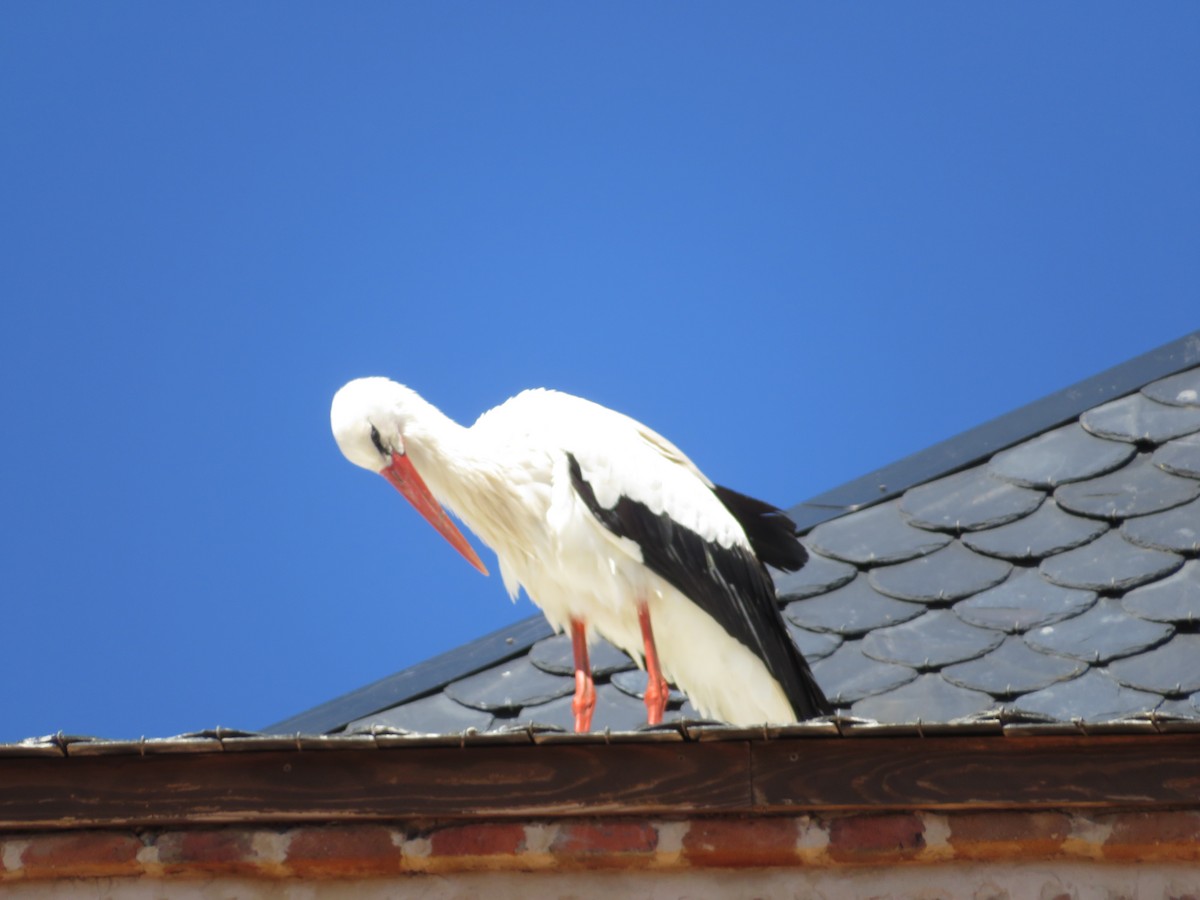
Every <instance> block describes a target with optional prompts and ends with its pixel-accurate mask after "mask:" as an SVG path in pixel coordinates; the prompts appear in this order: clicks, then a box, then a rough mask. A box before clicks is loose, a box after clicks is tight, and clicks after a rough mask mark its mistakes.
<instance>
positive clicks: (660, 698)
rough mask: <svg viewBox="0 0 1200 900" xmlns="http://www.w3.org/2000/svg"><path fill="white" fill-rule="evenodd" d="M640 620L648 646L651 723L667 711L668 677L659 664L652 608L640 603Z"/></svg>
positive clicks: (643, 640) (656, 722) (649, 720)
mask: <svg viewBox="0 0 1200 900" xmlns="http://www.w3.org/2000/svg"><path fill="white" fill-rule="evenodd" d="M638 622H639V623H641V626H642V642H643V643H644V644H645V646H646V721H647V722H648V723H649V724H650V725H658V724H659V723H660V722H662V719H663V713H664V712H666V711H667V694H668V692H669V691H670V688H668V687H667V679H665V678H663V673H662V669H661V668H660V667H659V665H658V650H657V648H656V647H655V646H654V631H653V629H651V627H650V609H649V607H647V606H646V604H645V603H639V604H638Z"/></svg>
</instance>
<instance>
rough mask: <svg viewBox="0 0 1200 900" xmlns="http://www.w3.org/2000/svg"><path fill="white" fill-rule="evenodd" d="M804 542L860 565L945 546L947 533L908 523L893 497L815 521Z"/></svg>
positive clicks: (903, 557)
mask: <svg viewBox="0 0 1200 900" xmlns="http://www.w3.org/2000/svg"><path fill="white" fill-rule="evenodd" d="M806 543H807V544H808V545H809V546H810V547H812V548H813V549H814V550H816V551H817V552H818V553H821V554H822V555H824V556H832V557H833V558H835V559H840V560H842V561H844V562H851V563H856V564H859V565H863V564H869V563H894V562H900V561H902V560H906V559H913V558H915V557H917V556H923V555H924V554H926V553H932V552H933V551H934V550H937V549H938V548H939V547H944V546H946V544H948V543H950V537H949V535H945V534H937V533H935V532H931V531H925V530H923V529H920V528H916V527H914V526H912V525H910V524H908V522H907V521H906V520H905V518H904V516H902V515H901V514H900V505H899V503H898V502H895V501H893V502H890V503H880V504H879V505H877V506H872V507H869V508H867V509H864V510H860V511H859V512H856V513H854V515H852V516H845V517H843V518H840V519H833V520H832V521H830V522H825V523H823V524H821V525H818V526H817V527H816V528H815V529H813V531H812V533H811V534H809V536H808V538H807V540H806Z"/></svg>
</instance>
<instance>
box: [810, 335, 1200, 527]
mask: <svg viewBox="0 0 1200 900" xmlns="http://www.w3.org/2000/svg"><path fill="white" fill-rule="evenodd" d="M1195 365H1200V330H1198V331H1193V332H1191V333H1190V334H1186V335H1184V336H1183V337H1181V338H1178V339H1176V340H1174V341H1171V342H1170V343H1167V344H1163V345H1162V346H1161V347H1157V348H1155V349H1154V350H1151V351H1149V352H1147V353H1143V354H1142V355H1141V356H1138V357H1135V358H1134V359H1131V360H1127V361H1126V362H1123V363H1119V364H1117V365H1115V366H1113V367H1111V368H1109V369H1106V370H1104V371H1103V372H1101V373H1099V374H1098V375H1093V376H1091V377H1089V378H1085V379H1084V380H1083V381H1079V382H1076V383H1075V384H1072V385H1070V386H1069V387H1065V388H1063V389H1061V390H1059V391H1055V392H1054V393H1052V394H1048V395H1047V396H1045V397H1042V398H1041V399H1039V400H1034V401H1033V402H1031V403H1027V404H1025V405H1024V406H1021V407H1019V408H1017V409H1015V410H1012V411H1011V412H1007V413H1003V414H1001V415H999V416H996V417H995V418H994V419H991V420H989V421H987V422H984V423H983V424H981V425H976V426H974V427H973V428H969V429H967V430H966V431H963V432H960V433H959V434H956V435H954V436H953V437H949V438H946V439H945V440H943V441H939V442H938V443H936V444H934V445H932V446H930V447H926V448H925V449H924V450H918V451H917V452H916V453H912V454H910V455H908V456H906V457H904V458H903V459H900V460H897V461H896V462H893V463H889V464H888V465H886V466H884V467H882V468H879V469H875V470H874V471H872V472H868V473H867V474H865V475H862V476H860V477H858V478H855V479H854V480H853V481H848V482H846V483H845V484H842V485H839V486H838V487H835V488H832V489H831V490H828V491H826V492H825V493H823V494H819V495H817V496H816V497H813V498H811V499H809V500H805V501H803V502H801V503H798V504H796V505H795V506H793V507H791V508H790V509H788V510H786V512H787V514H788V516H790V517H791V519H792V520H793V521H795V523H796V524H797V525H798V526H799V528H800V530H801V531H802V532H806V531H809V530H811V529H812V528H814V527H816V526H817V525H820V524H821V523H822V522H827V521H829V520H830V519H836V518H838V517H839V516H843V515H845V514H846V513H851V512H855V511H857V510H860V509H865V508H866V507H868V506H874V505H875V504H877V503H882V502H883V501H885V500H890V499H892V498H893V497H896V496H898V495H900V494H902V493H904V492H905V491H907V490H908V489H909V488H912V487H916V486H917V485H919V484H924V483H925V482H927V481H933V480H934V479H935V478H941V477H943V476H945V475H952V474H954V473H955V472H958V471H960V470H962V469H965V468H967V467H968V466H972V465H975V464H976V463H979V462H982V461H983V460H984V459H986V458H987V457H989V456H991V455H992V454H994V453H998V452H999V451H1001V450H1004V449H1005V448H1007V447H1011V446H1013V445H1014V444H1017V443H1020V442H1021V441H1024V440H1028V439H1029V438H1033V437H1036V436H1037V435H1039V434H1042V433H1043V432H1045V431H1049V430H1050V429H1051V428H1054V427H1056V426H1058V425H1062V424H1063V423H1065V422H1068V421H1070V420H1071V419H1073V418H1076V417H1078V416H1079V415H1081V414H1082V413H1084V412H1086V411H1087V410H1089V409H1091V408H1092V407H1094V406H1098V405H1100V404H1101V403H1104V402H1106V401H1108V400H1116V399H1118V398H1119V397H1123V396H1125V395H1126V394H1131V393H1133V392H1134V391H1137V390H1139V389H1140V388H1143V387H1145V386H1146V385H1147V384H1150V383H1151V382H1153V381H1157V380H1158V379H1160V378H1164V377H1166V376H1167V375H1172V374H1175V373H1176V372H1180V371H1183V370H1184V369H1187V368H1190V367H1192V366H1195Z"/></svg>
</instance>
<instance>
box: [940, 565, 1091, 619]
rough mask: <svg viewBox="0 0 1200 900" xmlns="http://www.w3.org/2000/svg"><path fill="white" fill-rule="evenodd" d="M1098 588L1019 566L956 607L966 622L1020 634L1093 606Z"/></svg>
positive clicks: (960, 616) (955, 610)
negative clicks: (1064, 584)
mask: <svg viewBox="0 0 1200 900" xmlns="http://www.w3.org/2000/svg"><path fill="white" fill-rule="evenodd" d="M1096 597H1097V594H1096V592H1095V591H1086V590H1081V589H1079V588H1067V587H1062V586H1061V585H1057V584H1055V583H1054V582H1052V581H1047V580H1046V579H1045V578H1043V577H1042V576H1041V574H1040V573H1039V572H1038V571H1037V570H1036V569H1020V570H1018V571H1016V572H1014V573H1013V575H1012V577H1010V578H1009V579H1008V580H1007V581H1005V582H1004V583H1003V584H998V585H996V587H994V588H992V589H991V590H988V591H984V592H983V593H980V594H976V595H975V596H974V597H971V598H969V599H967V600H964V601H963V602H962V603H957V604H955V606H954V612H955V614H956V615H957V616H958V617H959V618H960V619H962V620H963V621H964V622H969V623H970V624H972V625H979V626H982V627H984V628H996V629H999V630H1002V631H1007V632H1010V633H1014V634H1016V633H1021V632H1025V631H1029V630H1030V629H1031V628H1038V627H1040V626H1042V625H1049V624H1051V623H1053V622H1059V621H1062V620H1063V619H1069V618H1071V617H1072V616H1077V615H1079V614H1080V613H1082V612H1084V611H1085V610H1088V609H1091V607H1092V604H1093V603H1095V602H1096Z"/></svg>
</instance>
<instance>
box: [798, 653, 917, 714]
mask: <svg viewBox="0 0 1200 900" xmlns="http://www.w3.org/2000/svg"><path fill="white" fill-rule="evenodd" d="M812 672H813V677H814V678H816V679H817V683H818V684H819V685H821V689H822V690H824V691H825V696H826V697H828V698H829V701H830V702H831V703H832V704H833V705H834V706H849V705H850V704H851V703H854V702H855V701H857V700H861V699H862V698H863V697H870V696H871V695H872V694H879V693H882V692H884V691H891V690H895V689H896V688H898V687H900V685H902V684H906V683H907V682H910V681H912V680H913V679H914V678H916V677H917V672H916V670H915V669H910V668H909V667H908V666H896V665H892V664H891V663H881V662H878V661H877V660H874V659H871V658H870V657H869V656H864V655H863V652H862V646H861V642H859V641H848V642H846V643H845V644H842V646H841V647H839V648H838V649H837V650H836V651H834V653H833V655H832V656H830V657H828V658H827V659H822V660H820V661H819V662H816V663H813V666H812Z"/></svg>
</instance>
